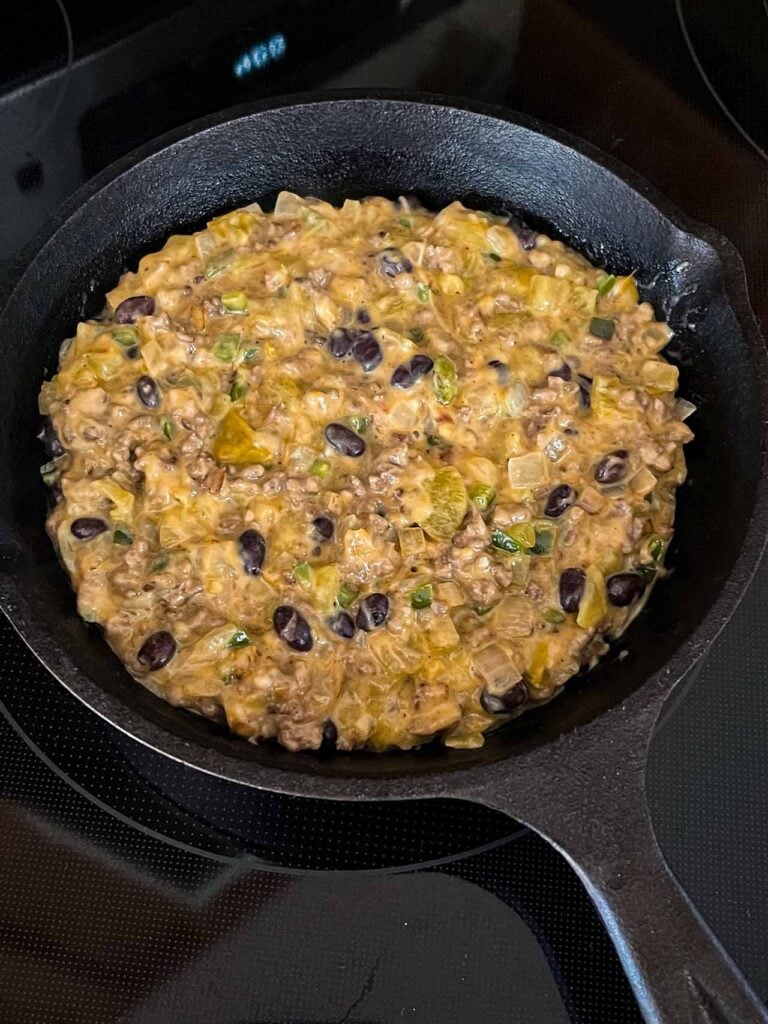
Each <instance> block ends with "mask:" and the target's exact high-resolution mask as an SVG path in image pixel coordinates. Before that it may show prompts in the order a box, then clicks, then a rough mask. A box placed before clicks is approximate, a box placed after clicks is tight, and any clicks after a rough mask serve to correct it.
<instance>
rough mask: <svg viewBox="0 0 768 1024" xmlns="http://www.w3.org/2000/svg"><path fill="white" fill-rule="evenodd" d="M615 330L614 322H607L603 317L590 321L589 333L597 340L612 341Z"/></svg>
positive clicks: (595, 317)
mask: <svg viewBox="0 0 768 1024" xmlns="http://www.w3.org/2000/svg"><path fill="white" fill-rule="evenodd" d="M615 330H616V324H615V323H614V321H613V320H607V319H605V318H604V317H601V316H593V317H592V319H591V320H590V321H589V333H590V334H593V335H594V336H595V337H596V338H600V340H601V341H610V340H611V338H612V337H613V332H614V331H615Z"/></svg>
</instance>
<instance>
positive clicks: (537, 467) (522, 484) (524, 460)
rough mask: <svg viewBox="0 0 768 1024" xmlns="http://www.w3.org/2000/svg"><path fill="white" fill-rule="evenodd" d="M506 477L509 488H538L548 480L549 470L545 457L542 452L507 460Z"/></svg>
mask: <svg viewBox="0 0 768 1024" xmlns="http://www.w3.org/2000/svg"><path fill="white" fill-rule="evenodd" d="M507 475H508V476H509V484H510V487H513V488H514V489H515V490H525V489H526V488H529V487H539V486H540V485H541V484H545V483H547V481H548V480H549V469H548V467H547V460H546V457H545V456H544V455H543V453H542V452H530V453H529V454H528V455H518V456H517V457H515V458H512V459H508V460H507Z"/></svg>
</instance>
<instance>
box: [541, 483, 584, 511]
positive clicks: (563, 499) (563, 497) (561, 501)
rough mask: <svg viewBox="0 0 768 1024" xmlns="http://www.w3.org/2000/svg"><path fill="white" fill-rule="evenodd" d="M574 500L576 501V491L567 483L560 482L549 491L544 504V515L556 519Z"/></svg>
mask: <svg viewBox="0 0 768 1024" xmlns="http://www.w3.org/2000/svg"><path fill="white" fill-rule="evenodd" d="M574 501H576V491H574V489H573V488H572V487H569V486H568V484H560V485H559V486H558V487H555V488H554V489H553V490H551V491H550V492H549V497H548V498H547V503H546V505H545V506H544V515H545V516H549V517H550V518H551V519H557V517H558V516H561V515H562V514H563V512H565V511H566V510H567V509H569V508H570V507H571V505H572V504H573V503H574Z"/></svg>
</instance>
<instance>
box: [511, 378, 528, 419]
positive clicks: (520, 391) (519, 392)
mask: <svg viewBox="0 0 768 1024" xmlns="http://www.w3.org/2000/svg"><path fill="white" fill-rule="evenodd" d="M527 401H528V388H527V387H526V386H525V384H523V382H522V381H515V382H514V383H513V384H510V386H509V388H508V389H507V410H508V412H509V415H510V416H512V417H514V418H515V419H517V417H518V416H522V414H523V409H525V405H526V402H527Z"/></svg>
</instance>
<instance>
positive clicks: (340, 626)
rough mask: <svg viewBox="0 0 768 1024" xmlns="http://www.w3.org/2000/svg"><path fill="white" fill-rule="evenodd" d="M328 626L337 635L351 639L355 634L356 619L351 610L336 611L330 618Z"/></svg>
mask: <svg viewBox="0 0 768 1024" xmlns="http://www.w3.org/2000/svg"><path fill="white" fill-rule="evenodd" d="M328 627H329V628H330V629H332V630H333V632H334V633H335V634H336V635H337V636H343V637H344V639H345V640H351V639H352V637H353V636H354V635H355V629H356V627H355V620H354V619H353V618H352V616H351V615H350V614H349V612H334V614H333V615H331V617H330V618H329V619H328Z"/></svg>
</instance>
